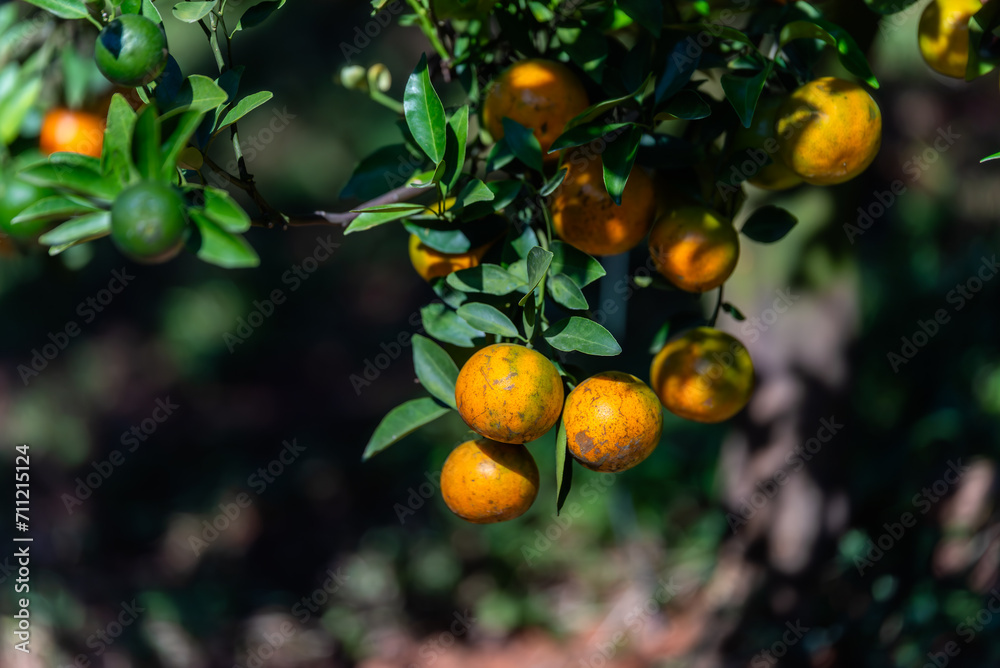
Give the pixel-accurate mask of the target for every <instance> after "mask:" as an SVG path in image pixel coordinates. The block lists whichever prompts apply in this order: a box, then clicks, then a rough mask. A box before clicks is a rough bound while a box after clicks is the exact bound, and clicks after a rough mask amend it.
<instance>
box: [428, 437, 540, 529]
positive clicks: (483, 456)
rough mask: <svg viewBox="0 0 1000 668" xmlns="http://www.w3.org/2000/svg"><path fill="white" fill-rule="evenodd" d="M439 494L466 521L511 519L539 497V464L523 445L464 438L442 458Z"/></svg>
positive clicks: (489, 521)
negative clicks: (464, 439)
mask: <svg viewBox="0 0 1000 668" xmlns="http://www.w3.org/2000/svg"><path fill="white" fill-rule="evenodd" d="M441 496H442V497H443V498H444V502H445V504H446V505H447V506H448V508H449V510H451V512H453V513H455V514H456V515H458V516H459V517H461V518H462V519H463V520H466V521H468V522H473V523H475V524H492V523H495V522H505V521H507V520H512V519H514V518H516V517H520V516H521V515H523V514H524V513H525V512H526V511H527V510H528V509H529V508H530V507H531V504H532V503H534V501H535V498H536V497H537V496H538V466H537V465H536V464H535V459H534V457H532V456H531V453H530V452H528V449H527V448H525V447H524V446H523V445H509V444H507V443H497V442H496V441H491V440H489V439H485V438H481V439H478V440H475V441H466V442H465V443H462V444H461V445H459V446H458V447H457V448H455V449H454V450H453V451H452V452H451V454H450V455H448V459H446V460H445V463H444V467H443V468H442V469H441Z"/></svg>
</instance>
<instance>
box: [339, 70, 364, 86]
mask: <svg viewBox="0 0 1000 668" xmlns="http://www.w3.org/2000/svg"><path fill="white" fill-rule="evenodd" d="M340 83H341V84H343V86H344V87H345V88H351V89H354V90H364V91H366V90H368V81H367V80H366V79H365V68H363V67H361V66H360V65H348V66H347V67H345V68H344V69H342V70H340Z"/></svg>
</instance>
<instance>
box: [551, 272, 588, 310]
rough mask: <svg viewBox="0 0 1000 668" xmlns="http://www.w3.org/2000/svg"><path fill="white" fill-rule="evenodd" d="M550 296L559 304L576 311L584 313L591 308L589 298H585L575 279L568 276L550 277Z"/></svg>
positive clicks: (557, 275)
mask: <svg viewBox="0 0 1000 668" xmlns="http://www.w3.org/2000/svg"><path fill="white" fill-rule="evenodd" d="M547 285H548V288H549V294H550V295H552V299H554V300H555V301H556V303H557V304H561V305H562V306H565V307H566V308H568V309H572V310H574V311H583V310H586V309H588V308H590V304H588V303H587V298H586V297H584V296H583V291H582V290H580V288H579V286H578V285H577V284H576V283H574V282H573V279H572V278H570V277H569V276H567V275H566V274H556V275H554V276H551V275H550V276H549V280H548V284H547Z"/></svg>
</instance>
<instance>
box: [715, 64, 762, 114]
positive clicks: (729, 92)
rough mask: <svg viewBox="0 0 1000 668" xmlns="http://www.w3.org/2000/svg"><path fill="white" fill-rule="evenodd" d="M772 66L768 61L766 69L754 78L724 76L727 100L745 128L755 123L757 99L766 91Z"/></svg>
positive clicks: (723, 86) (723, 81)
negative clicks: (754, 114)
mask: <svg viewBox="0 0 1000 668" xmlns="http://www.w3.org/2000/svg"><path fill="white" fill-rule="evenodd" d="M772 64H773V63H772V62H771V61H768V63H767V65H766V66H765V67H764V69H762V70H761V71H760V72H758V73H757V74H755V75H754V76H752V77H744V76H737V75H735V74H724V75H722V90H723V91H725V93H726V99H727V100H729V103H730V104H731V105H733V109H735V110H736V115H737V116H738V117H739V119H740V123H742V124H743V127H745V128H749V127H750V124H751V123H752V122H753V112H754V109H755V108H756V107H757V99H758V98H759V97H760V92H761V91H762V90H764V82H765V81H767V77H768V76H769V75H770V74H771V66H772Z"/></svg>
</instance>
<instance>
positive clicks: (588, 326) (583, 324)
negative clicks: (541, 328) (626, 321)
mask: <svg viewBox="0 0 1000 668" xmlns="http://www.w3.org/2000/svg"><path fill="white" fill-rule="evenodd" d="M542 336H543V337H544V338H545V340H546V341H548V344H549V345H550V346H552V347H553V348H555V349H556V350H562V351H563V352H567V353H568V352H574V351H577V352H581V353H584V354H587V355H598V356H603V357H612V356H614V355H618V354H620V353H621V351H622V348H621V346H620V345H618V342H617V341H615V337H614V336H612V335H611V332H609V331H608V330H606V329H605V328H604V327H602V326H601V325H598V324H597V323H596V322H594V321H593V320H587V319H586V318H581V317H579V316H575V315H574V316H570V317H569V318H564V319H562V320H560V321H559V322H557V323H555V324H554V325H552V326H551V327H549V328H548V329H547V330H545V332H544V333H543V334H542Z"/></svg>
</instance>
